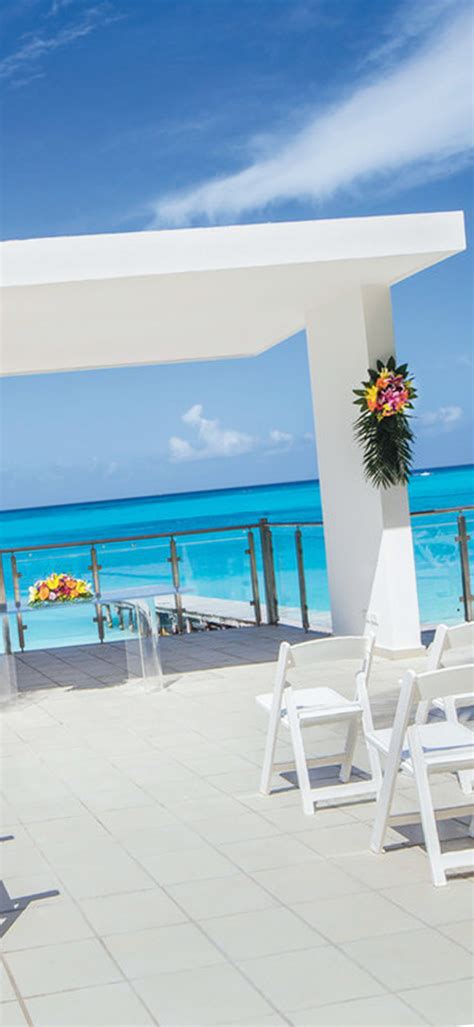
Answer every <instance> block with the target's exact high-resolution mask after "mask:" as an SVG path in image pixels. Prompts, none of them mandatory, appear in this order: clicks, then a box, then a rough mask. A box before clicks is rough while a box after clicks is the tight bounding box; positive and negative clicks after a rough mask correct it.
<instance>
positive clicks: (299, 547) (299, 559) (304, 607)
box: [295, 528, 309, 631]
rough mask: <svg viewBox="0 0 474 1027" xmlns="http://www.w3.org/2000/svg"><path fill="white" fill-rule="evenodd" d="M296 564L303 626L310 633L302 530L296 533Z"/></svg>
mask: <svg viewBox="0 0 474 1027" xmlns="http://www.w3.org/2000/svg"><path fill="white" fill-rule="evenodd" d="M295 547H296V563H297V567H298V586H299V590H300V607H301V626H302V627H303V628H304V630H305V631H309V617H308V603H307V597H306V577H305V572H304V556H303V535H302V533H301V528H297V529H296V531H295Z"/></svg>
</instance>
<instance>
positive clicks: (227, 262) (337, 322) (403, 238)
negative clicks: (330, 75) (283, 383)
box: [1, 212, 465, 654]
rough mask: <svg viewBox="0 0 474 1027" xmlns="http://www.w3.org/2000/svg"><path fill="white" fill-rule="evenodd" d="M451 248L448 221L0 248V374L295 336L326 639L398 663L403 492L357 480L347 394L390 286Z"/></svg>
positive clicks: (373, 339) (410, 603) (335, 224)
mask: <svg viewBox="0 0 474 1027" xmlns="http://www.w3.org/2000/svg"><path fill="white" fill-rule="evenodd" d="M464 248H465V237H464V219H463V215H462V213H460V212H448V213H436V214H414V215H411V214H409V215H397V216H395V217H372V218H350V219H344V220H332V221H300V222H290V223H279V224H264V225H237V226H232V227H225V228H197V229H182V230H177V231H161V232H133V233H127V234H115V235H94V236H77V237H65V238H52V239H28V240H24V241H10V242H5V243H2V244H1V258H2V282H1V288H2V373H3V374H4V375H18V374H44V373H53V372H56V371H75V370H84V369H87V368H104V367H120V366H121V367H124V366H136V365H139V364H157V363H166V362H176V361H183V360H214V359H221V358H223V357H247V356H252V355H255V354H257V353H261V352H262V351H263V350H265V349H268V348H269V347H270V346H274V345H275V344H276V343H278V342H281V341H282V340H283V339H286V338H288V336H290V335H293V334H294V333H295V332H298V331H300V330H301V329H303V328H305V329H306V334H307V340H308V353H309V362H310V368H311V385H312V393H313V405H314V419H315V425H316V438H317V450H318V460H319V472H320V482H321V493H322V504H323V515H324V531H325V543H326V553H327V564H328V575H329V587H330V594H331V608H332V617H333V626H334V631H335V632H336V633H340V634H359V633H361V632H362V631H363V630H364V627H365V626H366V625H367V624H368V625H371V626H372V627H373V628H376V630H377V643H378V646H379V648H380V649H382V650H384V651H385V652H387V653H393V654H404V653H411V652H413V651H414V650H418V649H419V646H420V624H419V612H418V600H417V591H416V579H415V568H414V559H413V545H412V537H411V528H410V518H409V512H408V502H407V494H406V489H404V488H393V489H390V490H388V491H378V490H376V489H374V488H373V487H372V485H370V484H368V483H367V482H366V481H365V480H364V475H363V469H362V460H361V452H360V450H359V449H358V448H357V446H356V445H355V443H354V440H353V432H352V425H353V421H354V418H355V415H356V409H355V408H354V406H353V404H352V400H353V395H352V389H353V388H354V387H357V386H358V385H359V383H360V381H361V380H362V379H363V378H364V377H365V376H366V371H367V367H368V366H370V365H371V364H373V362H374V360H376V359H377V358H378V357H388V356H389V355H390V354H391V353H393V352H394V339H393V328H392V311H391V299H390V287H391V286H392V285H395V284H396V283H397V282H400V281H402V280H403V279H405V278H409V277H410V276H411V275H414V274H416V273H417V272H418V271H422V270H424V269H425V268H428V267H431V266H432V265H433V264H437V263H439V262H440V261H442V260H445V259H446V258H447V257H449V256H452V255H453V254H455V253H458V252H459V251H461V250H463V249H464ZM400 356H401V357H403V359H404V360H405V359H407V360H409V358H410V354H409V353H406V352H403V353H401V354H400ZM281 403H282V406H284V405H285V395H284V394H282V396H281Z"/></svg>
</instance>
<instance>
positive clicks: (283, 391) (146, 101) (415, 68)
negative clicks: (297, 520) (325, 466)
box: [0, 0, 473, 507]
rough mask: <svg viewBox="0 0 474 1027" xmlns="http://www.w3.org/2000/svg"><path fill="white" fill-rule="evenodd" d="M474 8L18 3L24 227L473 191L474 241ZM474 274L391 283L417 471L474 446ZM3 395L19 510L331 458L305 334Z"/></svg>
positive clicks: (465, 270)
mask: <svg viewBox="0 0 474 1027" xmlns="http://www.w3.org/2000/svg"><path fill="white" fill-rule="evenodd" d="M469 17H470V8H469V6H468V4H467V3H464V0H423V2H421V3H418V4H413V2H412V0H409V2H405V0H397V2H391V0H383V2H380V0H337V2H336V0H270V2H267V0H245V2H241V0H234V2H232V0H212V2H204V0H187V2H186V0H179V2H176V0H173V2H167V0H103V2H101V0H98V2H95V3H94V2H90V0H11V2H9V0H6V2H5V0H4V3H3V5H2V8H1V12H0V32H1V36H2V40H3V51H2V54H1V55H0V78H1V79H2V87H3V91H4V94H5V96H6V100H7V102H6V104H5V108H6V109H5V115H4V127H3V140H4V145H5V153H6V157H5V159H4V174H3V193H4V211H3V228H2V235H3V238H25V237H33V236H47V235H66V234H82V233H87V232H116V231H127V230H142V229H143V230H146V229H150V228H157V227H158V228H159V227H162V226H163V227H173V226H175V225H183V224H186V225H205V224H225V223H234V222H255V221H271V220H273V221H278V220H287V219H301V218H312V217H316V218H317V217H345V216H356V215H361V216H362V215H371V214H387V213H388V214H390V213H399V212H416V211H430V210H450V209H459V208H462V209H464V210H465V212H466V218H467V230H468V238H469V236H470V226H471V223H472V165H471V157H472V121H471V116H472V115H471V111H470V108H469V105H470V97H471V92H470V89H469V79H470V75H471V72H472V68H471V64H472V50H471V46H472V44H471V36H470V26H469ZM472 270H473V269H472V257H471V254H470V252H468V253H467V254H465V255H462V256H459V257H456V258H454V259H453V260H451V261H448V262H446V263H444V264H442V265H441V266H440V267H438V268H433V269H431V270H430V271H428V272H426V273H424V274H423V275H420V276H419V277H417V278H415V279H412V280H410V281H408V282H406V283H403V284H401V285H400V286H397V287H396V289H394V291H393V303H394V316H395V328H396V333H397V345H398V352H399V354H400V356H401V357H402V358H403V359H409V361H410V364H411V366H412V367H413V369H414V371H415V373H416V377H417V383H418V388H419V392H420V401H419V404H418V410H417V414H418V420H417V448H416V463H417V465H418V466H427V465H443V464H451V463H465V462H469V461H471V460H472V459H473V410H472V351H471V337H472ZM355 384H357V383H355ZM2 399H3V403H2V418H3V428H2V449H3V465H4V468H3V475H2V494H3V504H4V505H5V506H8V507H12V506H13V507H15V506H23V505H42V504H45V503H55V502H71V501H74V500H76V499H83V498H90V499H95V498H106V497H114V496H126V495H142V494H143V495H145V494H154V493H158V492H168V491H172V492H174V491H181V490H188V489H193V488H212V487H219V486H229V485H233V484H236V485H241V484H250V483H258V482H262V483H263V482H270V481H282V480H295V479H299V478H308V477H312V476H314V474H315V473H316V463H315V455H314V439H313V424H312V412H311V399H310V393H309V383H308V371H307V362H306V353H305V341H304V337H303V336H296V337H295V338H294V339H291V340H287V341H286V342H284V343H282V344H281V345H280V346H278V347H275V348H274V349H273V350H270V351H268V352H267V353H265V354H263V355H262V356H260V357H257V358H254V359H252V360H245V361H229V362H222V363H219V364H216V363H214V364H207V365H206V364H195V365H176V366H167V367H153V368H132V369H117V370H109V371H100V372H84V373H79V374H70V375H55V376H46V377H42V376H31V377H25V378H16V379H15V378H11V379H8V380H4V382H3V385H2ZM58 425H59V427H58ZM176 439H178V440H181V445H180V443H176V441H173V440H176ZM182 443H184V444H182Z"/></svg>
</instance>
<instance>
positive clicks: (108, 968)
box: [0, 628, 473, 1027]
mask: <svg viewBox="0 0 474 1027" xmlns="http://www.w3.org/2000/svg"><path fill="white" fill-rule="evenodd" d="M290 636H292V637H296V636H298V638H300V633H299V632H297V631H295V630H294V629H283V628H279V629H276V628H261V629H252V628H248V629H241V630H235V631H231V632H229V631H227V632H214V633H206V634H203V635H200V636H194V637H183V638H180V639H165V640H164V643H163V656H164V664H165V672H166V674H167V678H166V681H167V685H168V687H167V689H166V690H165V691H164V692H157V691H154V690H150V689H149V688H148V687H147V686H143V685H142V684H141V683H139V682H128V683H127V682H126V680H125V672H124V666H123V653H122V652H121V647H120V645H115V646H113V647H111V646H106V647H102V648H101V647H99V646H93V647H90V648H88V649H87V650H83V649H74V648H71V649H68V650H61V651H56V652H54V653H52V652H43V653H28V654H25V655H24V657H23V658H22V659H21V660H19V661H18V672H19V685H20V690H21V694H20V696H19V699H18V701H17V703H16V704H14V705H11V706H9V707H8V708H6V710H5V711H4V713H3V718H2V720H3V728H2V742H3V747H2V778H1V783H2V792H3V796H4V805H3V813H2V828H1V834H2V837H3V839H5V840H3V841H2V844H1V856H2V858H3V874H2V876H3V882H4V883H3V889H4V890H3V891H2V892H0V899H1V907H0V908H1V910H2V913H1V914H0V917H1V919H2V920H3V931H4V936H3V939H2V942H1V946H2V948H1V951H2V957H1V963H0V972H1V976H0V992H1V999H2V1003H1V1006H0V1009H1V1023H2V1024H3V1025H4V1027H15V1025H24V1024H29V1025H32V1024H33V1025H37V1027H106V1025H109V1027H146V1025H150V1024H159V1025H161V1027H172V1025H176V1027H200V1025H203V1027H204V1025H207V1024H214V1025H220V1027H224V1025H226V1024H234V1025H240V1027H266V1025H267V1024H268V1025H278V1024H287V1025H288V1024H289V1025H293V1027H312V1025H315V1027H316V1025H320V1027H323V1025H324V1027H329V1025H340V1027H351V1025H362V1024H363V1025H368V1027H370V1025H377V1027H384V1025H387V1027H388V1025H391V1027H396V1025H400V1027H402V1025H405V1024H410V1025H415V1024H432V1025H437V1024H444V1025H447V1024H450V1025H455V1024H467V1023H471V1022H472V1020H473V1005H472V992H471V987H470V981H469V978H470V975H471V970H472V920H471V914H472V894H473V892H472V880H471V879H468V878H466V877H462V876H458V877H456V878H453V879H452V880H451V881H450V883H449V885H448V886H447V887H446V888H444V889H443V888H441V889H434V888H433V887H432V885H431V883H430V877H429V869H428V864H427V860H426V856H425V854H424V852H423V850H422V848H421V847H420V846H419V845H417V844H414V845H413V844H411V845H410V847H406V848H405V849H402V850H399V851H392V852H388V853H386V854H385V855H383V856H380V857H376V856H374V855H372V854H371V853H370V852H369V851H368V844H369V838H370V829H371V820H372V817H373V803H370V802H366V803H363V804H359V805H350V806H341V807H338V808H332V809H320V810H319V811H317V813H316V815H315V816H314V817H305V816H304V814H303V813H302V811H301V806H300V802H299V796H298V792H297V790H296V789H295V787H294V776H292V775H291V773H290V774H286V775H285V776H283V775H282V776H280V777H276V778H275V788H276V789H277V790H276V791H275V793H274V794H273V795H272V796H270V797H268V798H264V797H262V796H260V795H259V794H258V790H257V789H258V776H259V765H260V762H261V757H262V752H263V745H264V738H265V721H264V719H262V714H261V713H260V712H259V710H258V708H257V707H256V705H255V703H254V695H255V694H256V693H257V692H259V691H262V690H267V689H268V688H269V687H271V683H272V674H273V666H272V661H273V660H274V658H275V656H276V652H277V648H278V644H279V642H280V640H281V638H282V637H289V638H290V640H291V637H290ZM403 666H404V665H403V664H402V665H401V664H400V663H393V662H390V661H382V660H376V663H375V671H374V688H373V693H374V706H375V709H376V713H377V715H378V716H379V717H380V718H381V719H387V718H390V716H391V713H392V710H393V703H394V698H395V697H396V693H397V679H398V677H399V675H400V670H401V667H403ZM191 667H192V668H194V669H193V670H192V671H191V670H190V668H191ZM333 681H334V683H335V684H336V686H338V687H347V672H346V676H344V674H339V675H333ZM350 687H351V686H350V684H349V689H350ZM308 737H309V738H310V744H311V745H312V746H313V747H314V748H315V749H316V748H317V749H318V751H325V752H330V751H337V748H338V741H339V738H338V736H337V734H335V733H333V732H332V730H328V729H327V728H326V729H324V731H322V730H321V731H319V732H318V731H314V730H312V731H311V732H309V733H308ZM289 755H290V752H289V748H288V744H287V741H286V739H284V740H282V742H281V743H280V745H279V758H281V759H287V758H289ZM364 759H365V757H364V753H363V750H362V749H360V752H358V755H357V761H358V763H359V765H360V766H361V767H363V766H364ZM400 786H401V787H400V791H399V797H398V809H399V810H400V811H402V810H405V809H406V810H408V809H413V808H414V805H415V804H414V796H413V792H412V785H411V782H409V781H408V780H400ZM437 788H439V792H440V795H441V794H442V796H443V801H444V800H447V801H449V802H456V801H459V802H462V801H463V799H462V796H461V793H460V792H459V790H458V788H457V786H456V783H455V781H454V780H453V779H448V778H445V779H443V781H441V782H440V784H439V785H437ZM410 832H411V833H410V835H409V839H411V842H413V841H415V842H416V840H417V837H418V836H417V835H416V834H415V833H414V829H410ZM462 833H465V827H464V825H463V823H462V822H460V821H452V822H450V824H449V831H448V835H449V836H450V837H455V836H456V834H462ZM390 837H391V840H392V842H394V843H395V842H396V843H397V844H399V843H405V842H407V835H406V834H404V835H402V834H400V833H398V832H392V833H391V836H390ZM448 843H449V842H448ZM41 893H42V897H41ZM35 894H36V895H37V897H36V898H35V899H32V900H31V901H30V902H28V901H27V900H26V899H24V900H23V903H22V905H23V907H24V908H22V909H21V910H20V912H19V913H18V915H17V914H12V913H11V912H10V913H9V912H8V910H9V908H10V907H11V904H12V899H15V898H17V899H18V898H19V897H25V896H32V895H35ZM6 928H8V929H6Z"/></svg>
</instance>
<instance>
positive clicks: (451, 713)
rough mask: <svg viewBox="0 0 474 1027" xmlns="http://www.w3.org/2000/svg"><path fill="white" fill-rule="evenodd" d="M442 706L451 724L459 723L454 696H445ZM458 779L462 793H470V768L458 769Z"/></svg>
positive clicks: (471, 773)
mask: <svg viewBox="0 0 474 1027" xmlns="http://www.w3.org/2000/svg"><path fill="white" fill-rule="evenodd" d="M444 708H445V711H446V720H449V722H450V723H451V724H459V717H458V710H457V706H456V700H455V698H454V696H452V695H449V696H446V699H445V700H444ZM458 781H459V785H460V788H461V791H462V792H464V795H471V794H472V786H473V784H474V774H473V772H472V770H459V771H458Z"/></svg>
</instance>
